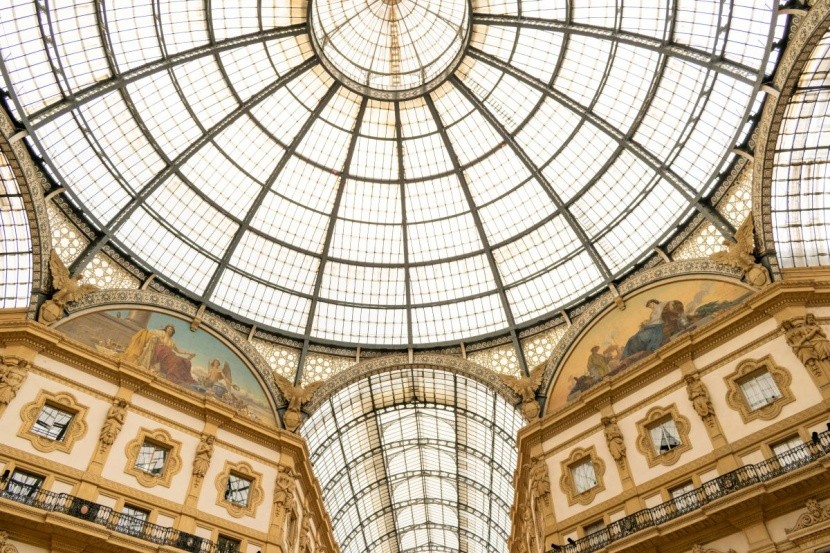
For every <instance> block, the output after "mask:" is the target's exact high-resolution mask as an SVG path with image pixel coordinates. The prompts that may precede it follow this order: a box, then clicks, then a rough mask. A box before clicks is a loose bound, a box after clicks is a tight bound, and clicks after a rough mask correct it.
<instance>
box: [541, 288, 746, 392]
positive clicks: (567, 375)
mask: <svg viewBox="0 0 830 553" xmlns="http://www.w3.org/2000/svg"><path fill="white" fill-rule="evenodd" d="M749 294H751V291H750V290H748V289H747V288H746V287H744V286H741V285H740V284H737V283H732V282H726V281H722V280H715V279H694V280H675V281H670V282H665V283H661V284H658V285H656V286H653V287H650V288H648V289H647V290H643V291H641V292H638V293H636V294H634V295H632V296H629V297H626V299H625V305H626V309H625V310H624V311H620V310H619V309H617V308H616V307H614V308H612V309H611V310H610V311H607V312H606V313H605V314H604V315H601V316H600V317H599V318H598V320H597V322H596V323H594V324H593V325H592V326H591V327H590V328H589V329H588V330H587V332H585V333H584V334H583V335H582V337H581V338H579V339H578V341H577V342H576V344H575V345H574V347H573V348H572V350H571V353H570V355H568V357H567V358H566V360H565V362H564V363H562V368H561V370H560V371H559V372H558V375H557V377H556V382H555V384H554V386H553V390H552V392H551V394H550V396H549V398H548V403H549V405H551V406H557V405H562V404H564V403H565V402H568V401H571V400H573V399H574V398H575V397H576V396H578V395H579V394H580V393H582V392H584V391H585V390H588V389H589V388H591V387H593V386H594V385H596V384H597V383H599V382H600V381H602V380H604V379H606V378H608V377H611V376H613V375H615V374H617V373H619V372H621V371H623V370H625V369H626V368H627V367H630V366H631V365H633V364H634V363H636V362H637V361H639V360H641V359H643V358H644V357H646V356H648V355H649V354H650V353H652V352H653V351H655V350H657V349H658V348H659V347H660V346H662V345H664V344H666V343H667V342H668V341H670V340H671V339H672V338H674V337H676V336H678V335H679V334H681V333H683V332H688V331H690V330H692V329H693V328H695V327H698V326H700V325H701V324H703V323H705V322H707V321H708V320H710V319H711V318H712V316H713V315H715V314H716V313H718V312H721V311H724V310H726V309H729V308H730V307H732V306H734V305H737V304H739V303H740V302H741V301H742V300H743V299H744V298H745V297H746V296H747V295H749Z"/></svg>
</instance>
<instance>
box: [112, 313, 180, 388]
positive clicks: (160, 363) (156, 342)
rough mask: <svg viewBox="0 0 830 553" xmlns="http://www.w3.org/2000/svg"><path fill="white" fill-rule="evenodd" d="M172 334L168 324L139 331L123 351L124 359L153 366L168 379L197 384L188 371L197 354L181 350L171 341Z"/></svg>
mask: <svg viewBox="0 0 830 553" xmlns="http://www.w3.org/2000/svg"><path fill="white" fill-rule="evenodd" d="M175 333H176V329H175V328H173V325H167V326H165V327H164V328H163V329H161V328H153V329H149V328H143V329H141V330H139V331H138V332H136V333H135V334H133V337H132V338H130V344H129V345H128V346H127V349H125V350H124V354H123V358H124V360H125V361H127V362H130V363H135V364H137V365H140V366H142V367H144V368H146V369H156V370H158V371H159V372H160V373H161V374H162V376H164V377H165V378H166V379H167V380H170V381H171V382H174V383H176V384H180V385H182V386H190V385H193V384H196V381H195V380H193V377H192V376H191V374H190V360H191V359H193V358H194V357H195V356H196V354H195V353H192V352H189V351H182V350H180V349H179V348H178V347H177V346H176V342H175V341H173V335H174V334H175Z"/></svg>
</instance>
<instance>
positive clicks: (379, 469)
mask: <svg viewBox="0 0 830 553" xmlns="http://www.w3.org/2000/svg"><path fill="white" fill-rule="evenodd" d="M523 424H524V420H523V419H522V418H521V415H519V414H518V413H517V412H516V410H515V409H514V408H513V406H511V405H510V404H509V403H508V402H507V401H505V399H504V398H502V397H501V396H499V395H498V394H496V393H495V392H493V390H491V389H489V388H488V387H487V386H485V385H484V384H481V383H479V382H476V381H474V380H470V379H468V378H466V377H464V376H461V375H457V374H453V373H449V372H445V371H440V370H436V369H432V368H429V367H418V366H413V367H408V368H405V369H397V370H393V371H391V372H385V373H381V374H376V375H373V376H370V377H367V378H364V379H362V380H358V381H357V382H354V383H352V384H351V385H349V386H347V387H345V388H344V389H342V390H340V391H339V392H337V393H336V394H334V395H333V396H332V397H331V398H329V399H328V400H326V402H325V403H323V404H322V405H321V406H320V407H319V408H318V409H317V411H315V412H314V414H313V415H312V416H311V418H309V419H308V420H307V421H306V422H305V423H304V424H303V426H302V427H301V429H300V432H301V433H302V434H303V436H304V437H305V438H306V439H307V440H308V444H309V449H310V450H311V461H312V463H313V464H314V471H315V473H316V475H317V477H318V478H319V479H320V485H321V486H322V488H323V497H324V499H325V502H326V507H327V508H328V510H329V513H330V515H331V517H332V523H333V525H334V534H335V537H336V539H337V541H338V543H339V544H340V547H341V550H342V551H343V553H362V552H364V551H371V552H380V553H397V552H404V551H435V552H444V551H446V552H453V551H465V552H482V553H506V551H507V537H508V535H509V534H510V505H511V504H512V502H513V470H514V468H515V466H516V442H515V436H516V432H517V431H518V429H519V428H520V427H521V426H522V425H523Z"/></svg>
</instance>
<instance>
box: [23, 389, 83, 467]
mask: <svg viewBox="0 0 830 553" xmlns="http://www.w3.org/2000/svg"><path fill="white" fill-rule="evenodd" d="M47 405H48V406H50V407H53V408H55V409H59V410H60V411H63V412H65V413H67V414H69V415H71V416H72V419H71V420H70V421H69V425H68V426H67V427H66V430H65V431H64V434H63V437H62V438H61V439H59V440H54V439H52V438H47V437H46V436H42V435H40V434H37V433H35V432H33V431H32V426H33V425H34V424H35V422H36V421H37V419H38V416H39V415H40V412H41V410H42V409H43V408H44V406H47ZM86 413H87V407H86V406H84V405H81V404H80V403H78V400H77V399H76V398H75V396H73V395H72V394H70V393H67V392H59V393H56V394H55V393H52V392H47V391H45V390H41V391H40V392H39V393H38V395H37V397H36V398H35V399H34V401H31V402H29V403H27V404H26V405H24V406H23V409H21V410H20V418H21V420H22V421H23V424H21V425H20V430H18V432H17V435H18V437H20V438H23V439H24V440H28V441H29V442H31V444H32V446H33V447H34V448H35V449H37V450H38V451H41V452H43V453H51V452H52V451H62V452H64V453H70V452H71V451H72V446H73V445H75V442H76V441H77V440H79V439H81V438H83V437H84V435H86V430H87V424H86V420H85V418H86Z"/></svg>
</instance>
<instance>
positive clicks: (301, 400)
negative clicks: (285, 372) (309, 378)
mask: <svg viewBox="0 0 830 553" xmlns="http://www.w3.org/2000/svg"><path fill="white" fill-rule="evenodd" d="M274 380H275V381H276V383H277V386H278V387H279V389H280V392H282V395H283V396H285V399H286V400H288V408H287V409H286V410H285V415H283V417H282V422H283V423H284V424H285V428H286V430H288V431H289V432H295V431H296V430H297V428H298V427H299V426H300V423H301V422H303V414H302V408H303V405H305V404H306V403H307V402H308V400H310V399H311V396H312V394H314V392H316V391H317V388H319V387H320V386H322V385H323V382H322V381H321V380H318V381H316V382H311V383H310V384H308V385H307V386H306V387H305V388H303V387H302V386H294V385H293V384H292V383H291V381H290V380H288V379H287V378H285V377H284V376H282V375H280V374H277V373H274Z"/></svg>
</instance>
